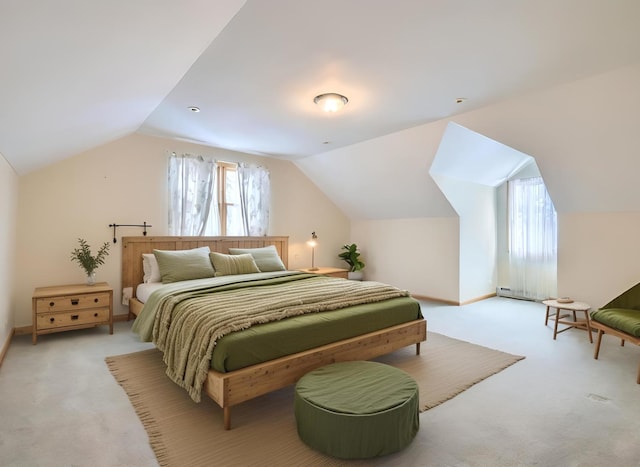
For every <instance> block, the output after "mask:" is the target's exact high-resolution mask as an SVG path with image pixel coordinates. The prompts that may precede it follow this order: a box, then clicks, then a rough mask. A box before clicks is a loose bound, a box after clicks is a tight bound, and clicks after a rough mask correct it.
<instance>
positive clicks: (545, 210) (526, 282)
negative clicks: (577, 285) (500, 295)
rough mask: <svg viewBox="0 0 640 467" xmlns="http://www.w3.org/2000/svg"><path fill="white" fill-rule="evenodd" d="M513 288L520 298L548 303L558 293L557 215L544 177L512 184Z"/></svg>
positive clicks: (510, 257)
mask: <svg viewBox="0 0 640 467" xmlns="http://www.w3.org/2000/svg"><path fill="white" fill-rule="evenodd" d="M508 193H509V275H510V287H511V290H512V291H514V292H515V294H517V295H518V296H521V297H524V298H531V299H547V298H549V297H555V296H556V293H557V262H558V261H557V257H558V248H557V237H558V230H557V214H556V210H555V208H554V206H553V202H552V201H551V198H550V197H549V193H548V192H547V188H546V187H545V185H544V181H543V180H542V178H541V177H534V178H527V179H521V180H511V181H509V184H508Z"/></svg>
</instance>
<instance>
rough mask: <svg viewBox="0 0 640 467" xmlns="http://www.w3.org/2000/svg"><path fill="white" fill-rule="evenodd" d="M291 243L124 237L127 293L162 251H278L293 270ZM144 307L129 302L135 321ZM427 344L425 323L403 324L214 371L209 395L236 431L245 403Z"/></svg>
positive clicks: (282, 239)
mask: <svg viewBox="0 0 640 467" xmlns="http://www.w3.org/2000/svg"><path fill="white" fill-rule="evenodd" d="M288 242H289V237H273V236H271V237H267V236H265V237H123V238H122V290H125V288H126V287H131V288H132V289H133V291H134V292H135V288H136V286H137V285H138V284H140V283H142V277H143V270H142V254H143V253H152V252H153V250H154V249H159V250H185V249H190V248H197V247H202V246H209V248H211V251H217V252H220V253H228V252H229V248H260V247H264V246H268V245H275V247H276V249H277V250H278V253H279V254H280V258H281V259H282V261H283V263H284V264H285V266H287V267H288ZM141 309H142V303H140V301H138V300H137V299H136V298H135V295H133V298H132V299H131V300H130V302H129V313H130V315H136V316H137V314H138V313H139V312H140V310H141ZM426 339H427V324H426V321H425V320H424V319H419V320H415V321H412V322H409V323H405V324H400V325H397V326H393V327H390V328H386V329H382V330H380V331H376V332H372V333H368V334H364V335H361V336H358V337H354V338H350V339H345V340H341V341H338V342H334V343H331V344H327V345H324V346H321V347H317V348H314V349H310V350H307V351H304V352H299V353H296V354H292V355H288V356H285V357H281V358H278V359H276V360H271V361H268V362H265V363H261V364H257V365H253V366H250V367H247V368H242V369H240V370H235V371H231V372H228V373H220V372H217V371H214V370H209V374H208V376H207V380H206V381H205V384H204V388H203V389H204V392H205V393H206V394H207V395H208V396H209V397H210V398H211V399H213V400H214V401H215V402H216V403H217V404H218V405H219V406H220V407H221V408H222V410H223V417H224V428H225V429H226V430H229V429H231V407H232V406H234V405H236V404H239V403H241V402H245V401H248V400H250V399H253V398H255V397H258V396H261V395H263V394H267V393H269V392H271V391H275V390H277V389H281V388H283V387H286V386H288V385H290V384H294V383H295V382H296V381H297V380H298V379H299V378H301V377H302V376H304V375H305V374H306V373H308V372H309V371H311V370H313V369H315V368H319V367H321V366H324V365H327V364H329V363H334V362H340V361H350V360H369V359H372V358H375V357H379V356H381V355H385V354H388V353H391V352H393V351H395V350H398V349H401V348H403V347H406V346H409V345H412V344H415V345H416V354H418V355H419V354H420V343H421V342H423V341H425V340H426Z"/></svg>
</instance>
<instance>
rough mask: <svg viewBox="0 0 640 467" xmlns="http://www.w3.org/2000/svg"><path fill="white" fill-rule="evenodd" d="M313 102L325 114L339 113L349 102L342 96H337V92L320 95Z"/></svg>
mask: <svg viewBox="0 0 640 467" xmlns="http://www.w3.org/2000/svg"><path fill="white" fill-rule="evenodd" d="M313 102H315V103H316V104H318V105H319V106H320V108H321V109H322V110H324V111H325V112H337V111H338V110H340V109H341V108H343V107H344V106H345V105H347V102H349V99H347V98H346V97H345V96H343V95H342V94H336V93H335V92H329V93H327V94H320V95H319V96H316V97H315V98H314V99H313Z"/></svg>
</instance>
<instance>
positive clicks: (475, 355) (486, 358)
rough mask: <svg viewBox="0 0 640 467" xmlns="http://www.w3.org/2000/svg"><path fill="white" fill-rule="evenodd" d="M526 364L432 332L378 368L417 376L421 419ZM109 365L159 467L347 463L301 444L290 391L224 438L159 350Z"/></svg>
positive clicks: (258, 405)
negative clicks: (418, 351) (172, 374)
mask: <svg viewBox="0 0 640 467" xmlns="http://www.w3.org/2000/svg"><path fill="white" fill-rule="evenodd" d="M523 358H524V357H521V356H516V355H511V354H508V353H505V352H500V351H497V350H493V349H489V348H486V347H481V346H478V345H475V344H471V343H468V342H464V341H460V340H457V339H452V338H449V337H446V336H443V335H441V334H436V333H433V332H429V333H428V338H427V342H425V343H423V344H422V348H421V355H419V356H417V355H415V347H414V346H411V347H407V348H405V349H402V350H399V351H397V352H394V353H393V354H390V355H386V356H384V357H381V358H379V359H377V361H380V362H383V363H388V364H390V365H393V366H396V367H398V368H401V369H403V370H405V371H406V372H407V373H409V374H410V375H411V376H413V378H414V379H415V380H416V381H417V382H418V386H419V389H420V407H421V410H422V411H424V410H427V409H430V408H433V407H435V406H437V405H439V404H441V403H442V402H444V401H446V400H448V399H451V398H452V397H454V396H456V395H457V394H460V393H461V392H462V391H464V390H465V389H467V388H469V387H470V386H472V385H474V384H476V383H478V382H480V381H482V380H483V379H485V378H487V377H489V376H491V375H493V374H495V373H498V372H499V371H501V370H503V369H505V368H507V367H508V366H510V365H512V364H514V363H516V362H517V361H518V360H521V359H523ZM106 362H107V365H108V367H109V369H110V371H111V373H112V374H113V376H114V378H115V379H116V380H117V381H118V383H119V384H120V385H121V386H122V387H123V388H124V390H125V392H126V393H127V395H128V397H129V399H130V400H131V403H132V405H133V407H134V409H135V411H136V413H137V414H138V417H139V418H140V420H141V421H142V423H143V425H144V427H145V429H146V430H147V433H148V434H149V441H150V443H151V446H152V448H153V450H154V452H155V454H156V457H157V459H158V462H159V463H160V465H163V466H181V467H182V466H198V465H203V466H204V465H264V464H265V462H277V464H278V465H342V464H343V463H344V462H343V461H340V460H338V459H334V458H331V457H328V456H325V455H323V454H320V453H318V452H315V451H313V450H312V449H310V448H308V447H307V446H306V445H305V444H304V443H302V442H301V441H300V439H299V438H298V435H297V432H296V425H295V418H294V414H293V392H294V388H293V386H290V387H287V388H284V389H281V390H279V391H275V392H273V393H271V394H267V395H265V396H261V397H258V398H256V399H254V400H251V401H248V402H245V403H242V404H239V405H238V406H235V407H234V408H233V409H232V411H231V413H232V426H233V428H232V430H230V431H225V430H224V429H223V427H222V409H220V407H218V406H217V405H216V404H215V403H214V402H213V401H211V400H210V399H208V398H206V397H203V401H202V402H201V403H200V404H196V403H194V402H193V401H192V400H191V399H190V398H189V396H188V395H187V393H186V392H185V391H184V390H183V389H180V388H179V387H178V386H177V385H175V384H174V383H172V382H171V381H170V380H169V378H168V377H167V376H166V375H165V374H164V363H163V362H162V356H161V354H160V352H159V351H158V350H155V349H153V350H146V351H142V352H136V353H132V354H127V355H120V356H115V357H107V359H106ZM363 462H364V461H363ZM350 464H352V465H357V464H359V462H358V461H356V462H350Z"/></svg>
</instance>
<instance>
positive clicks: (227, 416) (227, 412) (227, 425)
mask: <svg viewBox="0 0 640 467" xmlns="http://www.w3.org/2000/svg"><path fill="white" fill-rule="evenodd" d="M222 411H223V413H224V429H225V430H230V429H231V407H223V409H222Z"/></svg>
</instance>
